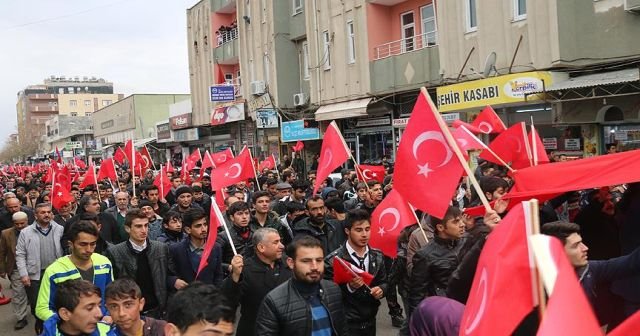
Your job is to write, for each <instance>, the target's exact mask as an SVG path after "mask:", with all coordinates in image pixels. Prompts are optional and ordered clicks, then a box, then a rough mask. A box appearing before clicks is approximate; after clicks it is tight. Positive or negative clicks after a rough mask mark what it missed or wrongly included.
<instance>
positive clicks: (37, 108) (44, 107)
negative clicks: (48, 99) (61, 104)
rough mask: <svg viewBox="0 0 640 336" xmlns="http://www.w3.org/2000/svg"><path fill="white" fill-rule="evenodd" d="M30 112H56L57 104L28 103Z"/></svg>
mask: <svg viewBox="0 0 640 336" xmlns="http://www.w3.org/2000/svg"><path fill="white" fill-rule="evenodd" d="M29 109H30V110H31V112H32V113H33V112H36V113H38V112H58V105H49V104H29Z"/></svg>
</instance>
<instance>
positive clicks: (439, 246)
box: [409, 236, 464, 309]
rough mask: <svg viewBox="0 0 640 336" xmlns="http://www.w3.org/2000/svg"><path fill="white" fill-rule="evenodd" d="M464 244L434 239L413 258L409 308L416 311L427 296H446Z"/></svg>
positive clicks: (438, 238)
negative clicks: (450, 278)
mask: <svg viewBox="0 0 640 336" xmlns="http://www.w3.org/2000/svg"><path fill="white" fill-rule="evenodd" d="M463 243H464V238H462V239H460V240H445V239H442V238H440V237H437V236H436V237H434V239H433V240H432V241H430V242H429V243H428V244H427V245H426V246H425V247H423V248H422V249H420V250H419V251H418V252H416V254H415V255H414V256H413V270H412V272H411V276H410V280H409V284H410V286H409V306H410V307H411V308H412V309H415V308H416V307H417V306H418V305H419V304H420V301H422V299H424V298H425V297H427V296H446V291H447V285H448V284H449V277H450V276H451V274H452V273H453V271H455V269H456V267H457V266H458V263H459V260H458V253H459V250H460V248H461V247H462V245H463Z"/></svg>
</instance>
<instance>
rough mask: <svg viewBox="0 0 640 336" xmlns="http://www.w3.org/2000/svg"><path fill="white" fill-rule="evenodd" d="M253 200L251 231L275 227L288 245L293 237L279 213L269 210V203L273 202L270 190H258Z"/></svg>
mask: <svg viewBox="0 0 640 336" xmlns="http://www.w3.org/2000/svg"><path fill="white" fill-rule="evenodd" d="M252 201H253V208H254V212H253V216H251V220H250V221H249V227H251V231H254V232H255V231H256V230H258V229H260V228H273V229H275V230H276V231H278V233H280V238H281V239H282V243H283V244H284V245H288V244H289V243H290V242H291V239H292V237H291V236H290V235H289V231H288V230H287V228H286V227H284V226H283V225H282V223H281V222H280V218H279V216H278V214H277V213H276V212H274V211H270V210H269V203H270V202H271V196H269V192H268V191H264V190H263V191H257V192H255V193H254V194H253V196H252Z"/></svg>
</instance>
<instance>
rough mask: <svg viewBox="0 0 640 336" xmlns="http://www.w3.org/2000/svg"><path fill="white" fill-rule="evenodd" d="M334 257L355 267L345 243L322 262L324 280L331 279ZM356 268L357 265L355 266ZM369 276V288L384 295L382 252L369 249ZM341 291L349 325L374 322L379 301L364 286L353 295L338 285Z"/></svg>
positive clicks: (384, 275) (385, 279)
mask: <svg viewBox="0 0 640 336" xmlns="http://www.w3.org/2000/svg"><path fill="white" fill-rule="evenodd" d="M335 256H338V257H340V258H342V259H343V260H344V261H346V262H349V263H351V264H353V265H356V264H355V262H354V261H353V258H352V257H351V256H350V255H349V251H348V250H347V247H346V243H345V244H344V245H342V246H341V247H340V248H338V249H337V250H335V251H333V252H331V254H329V255H328V256H327V257H326V258H325V259H324V260H325V262H324V278H325V279H327V280H332V279H333V259H334V257H335ZM356 267H357V265H356ZM368 273H369V274H371V275H373V281H372V282H371V285H370V286H369V287H371V288H373V287H376V286H378V287H380V289H382V292H383V293H384V294H386V293H387V271H386V268H385V267H384V255H383V254H382V251H380V250H377V249H373V248H369V272H368ZM340 288H341V289H342V302H343V303H344V310H345V311H344V313H345V317H346V319H347V322H349V323H362V322H369V321H371V320H375V318H376V314H377V313H378V307H379V306H380V300H376V299H375V298H373V296H371V294H370V293H369V290H367V289H366V287H365V286H362V287H360V288H358V289H357V290H356V291H354V292H353V293H351V292H349V289H348V288H347V285H346V284H343V285H340Z"/></svg>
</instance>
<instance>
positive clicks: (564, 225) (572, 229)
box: [540, 221, 580, 245]
mask: <svg viewBox="0 0 640 336" xmlns="http://www.w3.org/2000/svg"><path fill="white" fill-rule="evenodd" d="M540 233H542V234H546V235H548V236H552V237H556V238H558V239H560V240H561V241H562V244H563V245H564V244H566V243H567V237H569V236H570V235H572V234H574V233H577V234H580V226H579V225H578V224H576V223H571V222H567V221H555V222H549V223H546V224H544V225H542V227H541V228H540Z"/></svg>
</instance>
